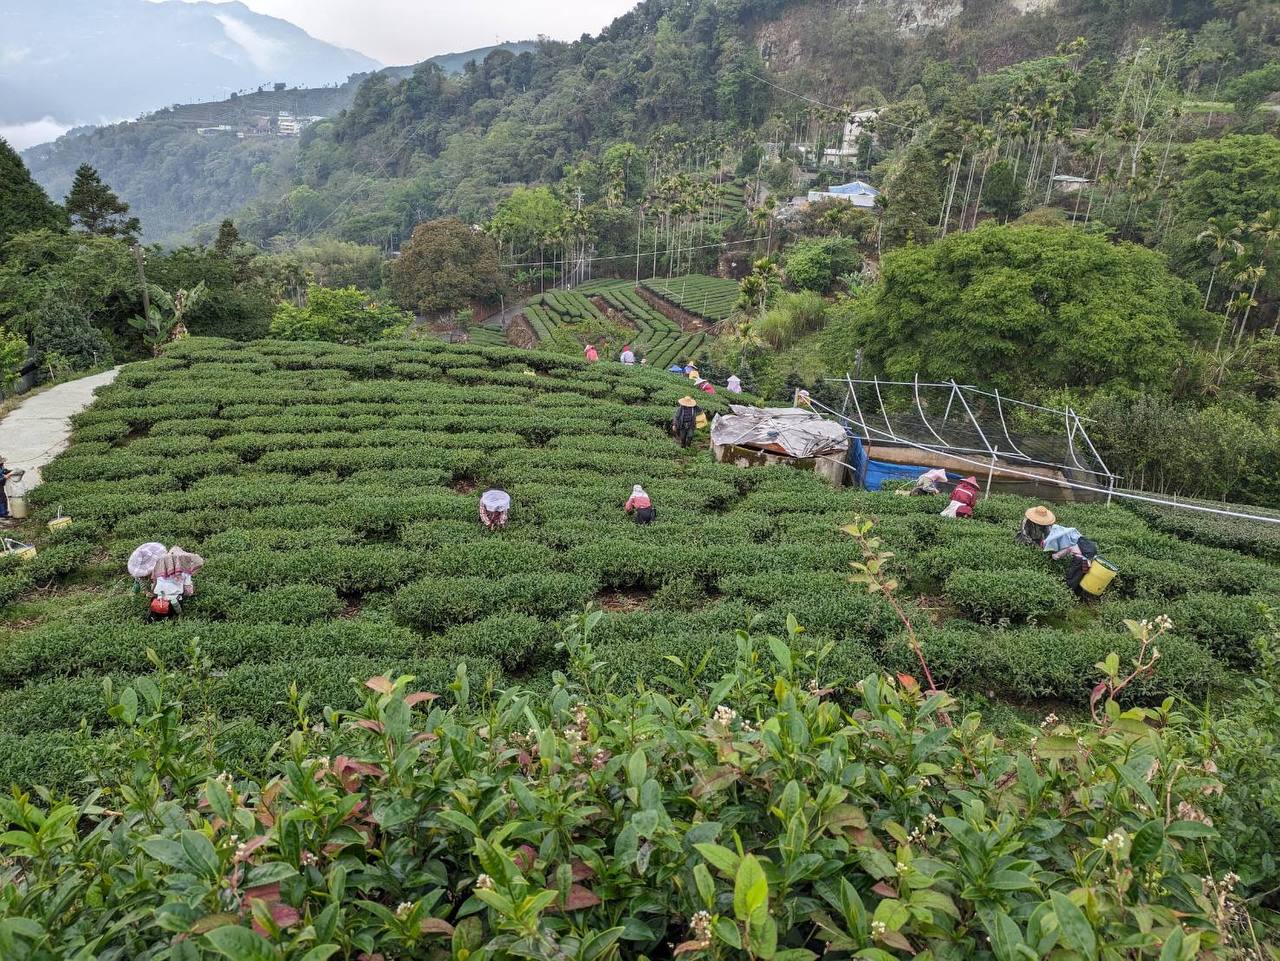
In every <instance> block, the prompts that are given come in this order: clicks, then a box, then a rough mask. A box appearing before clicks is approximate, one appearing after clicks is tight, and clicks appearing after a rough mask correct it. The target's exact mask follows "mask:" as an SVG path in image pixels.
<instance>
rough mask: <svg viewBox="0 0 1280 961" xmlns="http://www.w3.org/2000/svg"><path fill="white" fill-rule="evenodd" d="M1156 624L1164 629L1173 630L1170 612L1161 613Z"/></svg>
mask: <svg viewBox="0 0 1280 961" xmlns="http://www.w3.org/2000/svg"><path fill="white" fill-rule="evenodd" d="M1156 626H1157V627H1159V628H1160V630H1162V631H1171V630H1173V618H1171V617H1170V616H1169V615H1168V614H1161V615H1160V616H1159V617H1157V618H1156Z"/></svg>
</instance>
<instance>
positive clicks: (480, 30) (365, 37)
mask: <svg viewBox="0 0 1280 961" xmlns="http://www.w3.org/2000/svg"><path fill="white" fill-rule="evenodd" d="M242 2H243V3H244V4H245V6H247V7H249V8H250V9H251V10H256V11H257V12H258V13H265V14H267V15H269V16H273V17H281V18H282V19H285V20H289V21H292V22H293V23H296V24H297V25H298V26H300V27H302V29H304V30H306V31H307V32H308V33H309V34H311V35H312V36H313V37H318V38H319V39H321V40H327V41H328V42H329V43H334V44H337V45H338V46H341V47H351V48H352V49H355V50H359V51H360V52H361V53H363V54H367V55H368V56H370V57H373V58H374V59H375V60H380V61H382V62H383V63H385V64H388V65H401V64H409V63H417V62H418V61H420V60H425V59H426V58H427V57H431V56H435V55H436V54H440V53H454V52H458V51H462V50H470V49H473V48H475V47H487V46H490V45H491V44H494V43H498V42H499V41H503V40H533V39H535V38H537V37H538V35H539V34H543V35H546V36H548V37H551V38H553V39H556V40H574V39H577V38H578V37H580V36H582V34H584V33H590V34H595V33H599V32H600V30H601V28H603V27H604V26H605V25H607V24H608V23H609V22H610V21H612V20H613V19H614V18H615V17H618V16H620V15H621V14H624V13H626V12H627V11H628V10H630V9H631V8H632V7H634V6H635V4H636V0H460V2H458V0H242Z"/></svg>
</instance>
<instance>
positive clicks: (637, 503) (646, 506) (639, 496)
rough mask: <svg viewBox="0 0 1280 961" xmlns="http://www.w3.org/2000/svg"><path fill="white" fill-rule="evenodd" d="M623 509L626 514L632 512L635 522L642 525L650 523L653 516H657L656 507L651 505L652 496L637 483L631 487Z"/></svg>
mask: <svg viewBox="0 0 1280 961" xmlns="http://www.w3.org/2000/svg"><path fill="white" fill-rule="evenodd" d="M623 510H624V511H625V512H626V513H628V514H631V513H632V512H634V514H635V522H636V523H637V524H639V525H640V526H642V527H643V526H644V525H646V524H652V523H653V520H654V518H655V517H657V516H658V511H657V508H655V507H654V506H653V498H651V497H650V496H649V492H648V491H646V490H645V489H644V488H643V487H642V486H641V485H639V484H636V485H634V486H633V487H632V488H631V496H630V497H628V498H627V503H626V504H625V505H623Z"/></svg>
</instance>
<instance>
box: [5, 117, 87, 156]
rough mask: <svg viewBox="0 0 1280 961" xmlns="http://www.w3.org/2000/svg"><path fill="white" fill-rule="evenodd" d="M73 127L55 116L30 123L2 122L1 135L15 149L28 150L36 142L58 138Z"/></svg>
mask: <svg viewBox="0 0 1280 961" xmlns="http://www.w3.org/2000/svg"><path fill="white" fill-rule="evenodd" d="M70 129H71V124H66V123H60V122H59V121H57V120H55V119H54V118H53V117H45V118H44V119H43V120H32V121H31V122H29V123H18V124H7V125H6V124H0V137H3V138H4V139H5V140H7V141H9V146H11V147H12V148H13V149H14V150H26V149H27V148H28V147H34V146H36V144H42V143H48V142H49V141H50V140H57V139H58V138H59V137H61V136H62V135H63V134H64V133H66V132H67V131H68V130H70Z"/></svg>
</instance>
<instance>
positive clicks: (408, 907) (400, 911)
mask: <svg viewBox="0 0 1280 961" xmlns="http://www.w3.org/2000/svg"><path fill="white" fill-rule="evenodd" d="M412 910H413V902H412V901H401V902H400V903H399V904H398V905H396V917H397V918H399V919H400V920H402V921H403V920H404V919H405V918H406V917H408V916H409V912H410V911H412Z"/></svg>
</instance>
